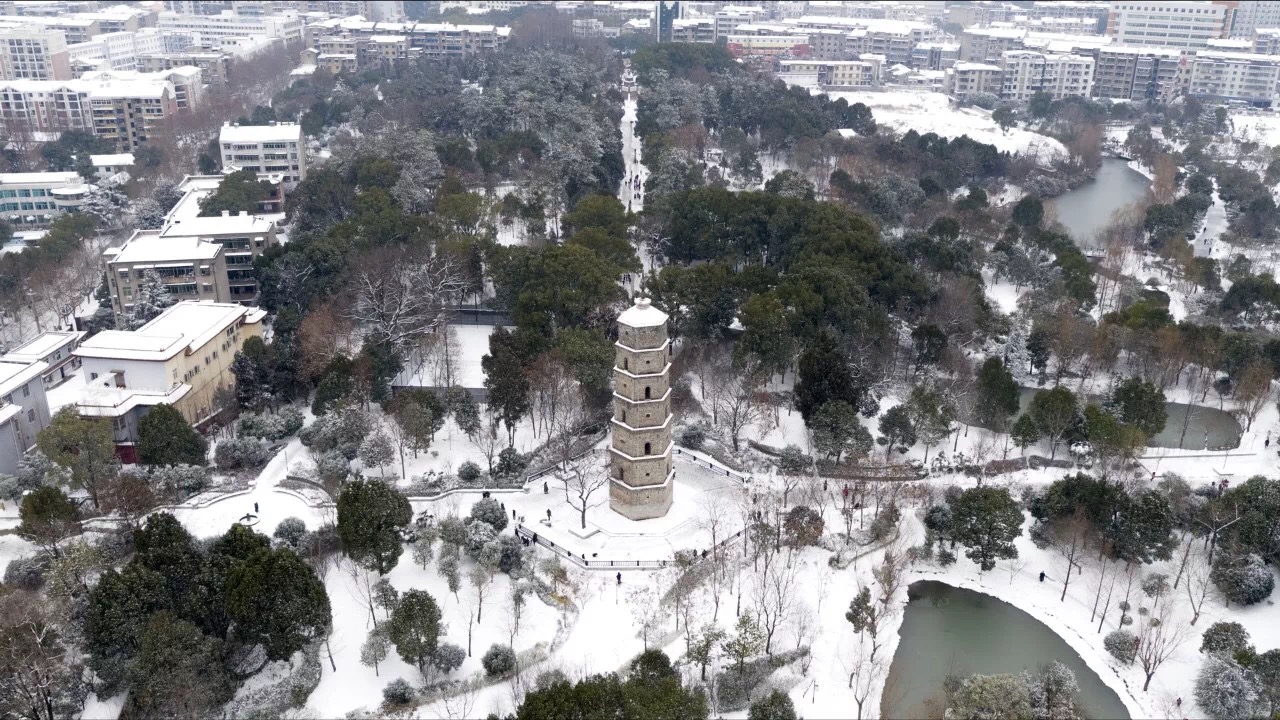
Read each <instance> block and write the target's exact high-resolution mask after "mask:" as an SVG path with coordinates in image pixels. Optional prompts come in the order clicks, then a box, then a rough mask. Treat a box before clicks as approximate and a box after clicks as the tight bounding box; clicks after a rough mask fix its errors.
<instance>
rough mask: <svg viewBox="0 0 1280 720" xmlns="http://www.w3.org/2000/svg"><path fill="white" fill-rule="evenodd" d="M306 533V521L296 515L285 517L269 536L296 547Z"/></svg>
mask: <svg viewBox="0 0 1280 720" xmlns="http://www.w3.org/2000/svg"><path fill="white" fill-rule="evenodd" d="M306 534H307V524H306V523H304V522H302V520H300V519H298V518H296V517H287V518H285V519H283V520H281V521H280V524H279V525H276V530H275V532H273V533H271V537H273V538H275V539H277V540H279V541H280V542H281V543H283V544H284V545H287V546H289V547H291V548H297V547H298V543H299V542H301V541H302V536H303V535H306Z"/></svg>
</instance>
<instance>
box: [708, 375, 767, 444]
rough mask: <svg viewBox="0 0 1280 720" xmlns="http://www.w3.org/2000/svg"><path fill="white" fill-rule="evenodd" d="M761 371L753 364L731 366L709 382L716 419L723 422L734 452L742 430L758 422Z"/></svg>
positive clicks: (759, 417) (760, 406) (761, 412)
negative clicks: (751, 365)
mask: <svg viewBox="0 0 1280 720" xmlns="http://www.w3.org/2000/svg"><path fill="white" fill-rule="evenodd" d="M765 379H766V378H765V377H764V374H763V373H761V372H759V371H758V370H757V369H755V368H754V367H744V368H731V369H728V371H727V372H723V373H720V374H718V375H717V376H716V379H715V381H714V382H713V385H712V397H711V404H712V407H713V408H714V410H715V411H714V413H713V417H714V418H717V420H716V422H717V423H719V422H720V421H723V422H724V425H725V428H726V429H727V430H728V431H729V441H730V442H731V443H732V444H733V451H734V452H738V450H739V443H740V441H741V438H742V431H743V430H745V429H746V428H747V426H749V425H751V424H753V423H756V422H759V421H760V420H761V419H762V417H763V412H764V410H765V406H764V405H763V404H761V403H760V402H759V399H758V398H757V397H756V391H757V390H758V389H759V388H760V386H761V385H762V384H763V382H764V380H765Z"/></svg>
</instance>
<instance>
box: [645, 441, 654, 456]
mask: <svg viewBox="0 0 1280 720" xmlns="http://www.w3.org/2000/svg"><path fill="white" fill-rule="evenodd" d="M644 454H645V455H652V454H653V443H645V444H644Z"/></svg>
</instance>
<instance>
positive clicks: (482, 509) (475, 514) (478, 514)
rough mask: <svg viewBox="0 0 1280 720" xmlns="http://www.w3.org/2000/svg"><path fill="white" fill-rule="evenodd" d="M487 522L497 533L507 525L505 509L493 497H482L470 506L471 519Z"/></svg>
mask: <svg viewBox="0 0 1280 720" xmlns="http://www.w3.org/2000/svg"><path fill="white" fill-rule="evenodd" d="M476 520H479V521H481V522H485V523H488V524H489V525H490V526H492V527H493V529H494V530H495V531H497V532H499V533H501V532H502V531H503V530H505V529H506V527H507V510H506V508H504V507H503V506H502V504H501V503H499V502H498V501H497V500H494V499H493V498H483V499H481V500H479V501H477V502H476V504H475V505H472V506H471V519H470V521H472V522H474V521H476Z"/></svg>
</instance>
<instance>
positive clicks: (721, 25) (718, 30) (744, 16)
mask: <svg viewBox="0 0 1280 720" xmlns="http://www.w3.org/2000/svg"><path fill="white" fill-rule="evenodd" d="M767 16H768V13H767V12H766V11H765V9H764V8H762V7H745V6H739V5H728V6H726V7H723V8H721V9H720V10H718V11H716V14H715V15H714V16H713V17H712V23H713V25H714V29H715V39H716V40H720V39H721V38H728V37H729V36H730V35H738V34H740V33H738V26H739V25H747V24H750V23H753V22H756V21H757V20H760V19H762V18H764V17H767ZM671 35H672V38H674V37H675V21H672V25H671Z"/></svg>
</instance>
